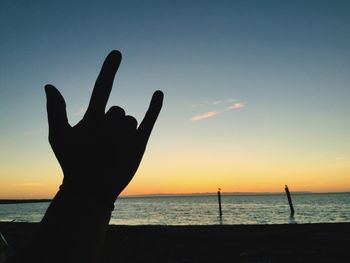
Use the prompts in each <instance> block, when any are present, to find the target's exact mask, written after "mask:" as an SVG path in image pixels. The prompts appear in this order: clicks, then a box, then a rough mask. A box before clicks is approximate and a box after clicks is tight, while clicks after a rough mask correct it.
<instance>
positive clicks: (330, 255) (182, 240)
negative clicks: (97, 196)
mask: <svg viewBox="0 0 350 263" xmlns="http://www.w3.org/2000/svg"><path fill="white" fill-rule="evenodd" d="M37 225H38V224H37V223H12V222H1V223H0V231H1V233H2V234H3V235H4V236H5V237H6V239H7V241H8V243H9V244H10V246H11V247H12V249H13V250H14V251H15V250H16V249H18V248H19V247H20V246H21V245H23V243H24V242H25V240H26V238H27V237H28V235H29V234H30V233H31V232H32V231H34V230H35V228H36V227H37ZM87 231H88V229H87ZM349 245H350V223H329V224H299V225H297V224H291V225H222V226H220V225H217V226H215V225H213V226H150V225H148V226H117V225H110V226H109V230H108V234H107V239H106V246H105V251H104V256H103V261H102V262H163V263H166V262H168V263H170V262H350V253H349ZM135 251H136V252H135Z"/></svg>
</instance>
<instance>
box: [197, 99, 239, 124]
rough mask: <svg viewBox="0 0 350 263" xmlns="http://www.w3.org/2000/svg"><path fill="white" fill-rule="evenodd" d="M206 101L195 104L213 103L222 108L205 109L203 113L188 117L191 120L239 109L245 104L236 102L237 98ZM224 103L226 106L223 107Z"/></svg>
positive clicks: (199, 119) (203, 118)
mask: <svg viewBox="0 0 350 263" xmlns="http://www.w3.org/2000/svg"><path fill="white" fill-rule="evenodd" d="M206 102H207V103H203V102H202V103H200V104H196V105H197V107H198V106H203V105H205V104H207V105H215V106H219V105H221V107H222V108H221V109H217V110H210V111H207V112H204V113H201V114H197V115H194V116H193V117H192V118H191V119H190V120H191V121H201V120H205V119H208V118H212V117H214V116H217V115H219V114H221V113H224V112H228V111H232V110H238V109H241V108H243V107H244V106H245V104H244V103H243V102H238V100H237V99H229V100H227V101H226V102H225V101H222V100H214V101H211V102H210V101H206ZM228 104H229V105H228ZM224 105H228V106H226V107H225V108H224V109H223V107H224Z"/></svg>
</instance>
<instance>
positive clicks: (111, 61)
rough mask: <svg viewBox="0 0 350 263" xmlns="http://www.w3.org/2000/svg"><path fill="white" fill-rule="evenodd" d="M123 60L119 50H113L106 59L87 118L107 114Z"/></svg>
mask: <svg viewBox="0 0 350 263" xmlns="http://www.w3.org/2000/svg"><path fill="white" fill-rule="evenodd" d="M121 59H122V55H121V53H120V52H119V51H118V50H113V51H112V52H111V53H109V54H108V56H107V57H106V59H105V61H104V63H103V65H102V68H101V71H100V74H99V75H98V77H97V80H96V83H95V86H94V90H93V92H92V95H91V99H90V103H89V107H88V109H87V111H86V113H85V117H86V116H93V117H95V116H98V115H100V116H102V115H103V114H104V113H105V108H106V105H107V101H108V98H109V94H110V93H111V90H112V86H113V81H114V76H115V74H116V72H117V70H118V68H119V65H120V62H121Z"/></svg>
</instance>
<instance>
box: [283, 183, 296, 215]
mask: <svg viewBox="0 0 350 263" xmlns="http://www.w3.org/2000/svg"><path fill="white" fill-rule="evenodd" d="M284 190H286V194H287V198H288V203H289V207H290V216H294V213H295V211H294V207H293V203H292V197H291V196H290V192H289V189H288V185H286V187H285V188H284Z"/></svg>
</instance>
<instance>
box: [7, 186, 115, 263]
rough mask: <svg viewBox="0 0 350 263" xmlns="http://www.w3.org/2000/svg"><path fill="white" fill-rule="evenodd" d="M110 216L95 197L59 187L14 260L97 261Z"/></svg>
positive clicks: (108, 211)
mask: <svg viewBox="0 0 350 263" xmlns="http://www.w3.org/2000/svg"><path fill="white" fill-rule="evenodd" d="M110 216H111V211H110V210H108V209H106V208H105V207H103V206H102V205H101V203H99V202H98V201H97V200H95V199H94V198H91V197H89V196H85V197H83V196H82V195H75V194H74V193H73V194H72V193H69V194H67V193H65V192H64V191H61V190H60V191H58V193H57V194H56V196H55V198H54V199H53V201H52V203H51V204H50V206H49V208H48V209H47V211H46V214H45V216H44V218H43V220H42V222H41V223H40V226H39V228H38V230H37V232H36V233H35V234H34V236H33V237H32V238H31V239H30V240H29V241H30V242H28V244H27V246H26V247H25V249H24V250H22V251H21V252H19V254H18V255H16V258H15V259H13V262H28V260H29V262H31V261H33V262H98V261H99V260H98V259H99V257H100V255H101V252H102V249H103V244H104V239H105V235H106V231H107V227H108V222H109V220H110ZM11 262H12V261H11Z"/></svg>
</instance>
